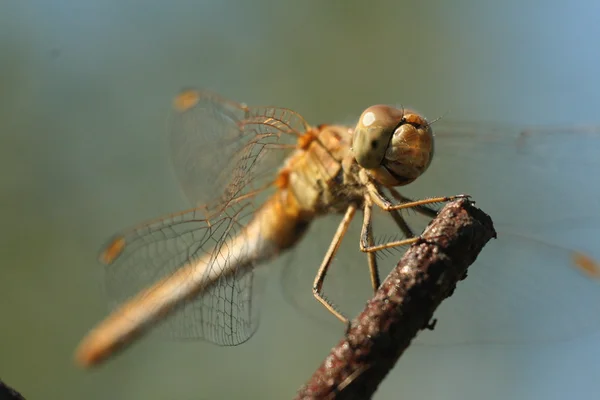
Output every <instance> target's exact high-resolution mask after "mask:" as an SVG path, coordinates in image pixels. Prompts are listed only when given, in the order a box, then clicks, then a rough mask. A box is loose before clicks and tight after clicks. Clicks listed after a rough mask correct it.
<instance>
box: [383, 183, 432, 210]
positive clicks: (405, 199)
mask: <svg viewBox="0 0 600 400" xmlns="http://www.w3.org/2000/svg"><path fill="white" fill-rule="evenodd" d="M387 189H388V190H389V191H390V193H391V194H392V196H393V197H394V198H395V199H396V200H398V201H400V202H402V203H414V202H415V201H414V200H413V199H411V198H410V197H406V196H403V195H402V194H400V192H398V191H397V190H396V189H394V188H393V187H389V188H387ZM414 209H415V211H416V212H418V213H419V214H422V215H424V216H426V217H429V218H435V217H437V214H438V212H437V211H436V210H434V209H433V208H431V207H427V206H424V205H421V206H415V207H414Z"/></svg>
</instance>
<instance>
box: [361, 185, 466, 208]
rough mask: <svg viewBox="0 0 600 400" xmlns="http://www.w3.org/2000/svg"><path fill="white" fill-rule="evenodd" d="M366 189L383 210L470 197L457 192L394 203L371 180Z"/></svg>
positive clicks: (414, 206)
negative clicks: (449, 194) (450, 194)
mask: <svg viewBox="0 0 600 400" xmlns="http://www.w3.org/2000/svg"><path fill="white" fill-rule="evenodd" d="M367 189H368V190H369V194H370V195H371V199H373V202H374V203H375V204H376V205H377V206H378V207H380V208H381V209H383V210H384V211H392V210H402V209H404V208H416V207H420V206H424V205H427V204H433V203H446V202H448V201H452V200H456V199H468V198H469V197H470V196H469V195H467V194H459V195H456V196H444V197H431V198H428V199H423V200H416V201H411V202H408V203H399V204H394V203H392V202H391V201H390V200H388V199H387V198H386V197H385V196H384V195H383V194H381V193H380V192H379V189H378V188H377V186H375V185H374V184H373V183H372V182H369V183H368V184H367Z"/></svg>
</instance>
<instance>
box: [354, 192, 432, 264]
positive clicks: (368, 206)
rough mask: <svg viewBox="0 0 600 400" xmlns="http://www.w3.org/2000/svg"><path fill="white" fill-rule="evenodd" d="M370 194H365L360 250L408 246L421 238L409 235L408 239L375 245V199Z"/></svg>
mask: <svg viewBox="0 0 600 400" xmlns="http://www.w3.org/2000/svg"><path fill="white" fill-rule="evenodd" d="M371 197H372V196H370V195H369V194H367V195H366V196H365V207H364V217H363V225H362V228H361V232H360V251H362V252H365V253H368V254H373V256H374V255H375V254H374V253H375V252H376V251H380V250H383V249H389V248H391V247H398V246H407V245H409V244H413V243H415V242H418V241H419V240H421V239H420V238H419V237H414V236H413V237H409V238H408V239H403V240H396V241H393V242H389V243H385V244H379V245H374V244H373V227H372V217H371V212H372V210H373V200H372V198H371Z"/></svg>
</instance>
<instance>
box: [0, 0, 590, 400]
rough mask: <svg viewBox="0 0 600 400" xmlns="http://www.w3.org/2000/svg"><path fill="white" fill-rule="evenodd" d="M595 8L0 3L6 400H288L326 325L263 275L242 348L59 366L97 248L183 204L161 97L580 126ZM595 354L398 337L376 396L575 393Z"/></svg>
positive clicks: (163, 351)
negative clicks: (204, 96)
mask: <svg viewBox="0 0 600 400" xmlns="http://www.w3.org/2000/svg"><path fill="white" fill-rule="evenodd" d="M598 17H600V4H599V3H598V2H595V1H575V2H571V3H569V4H567V3H565V2H559V1H527V2H522V1H514V0H511V1H505V2H498V1H488V0H486V1H474V0H473V1H454V2H444V1H388V2H386V1H371V2H364V1H361V2H358V1H318V0H311V1H304V2H293V3H292V2H270V1H263V0H255V1H252V2H247V1H173V2H163V1H157V0H149V1H144V2H142V1H138V2H133V1H132V2H121V1H115V0H106V1H90V0H79V1H72V0H71V1H68V0H54V1H41V0H37V1H34V0H31V1H23V2H17V1H3V2H1V3H0V190H1V195H0V215H1V220H2V222H3V223H2V228H1V229H0V243H1V245H0V315H2V323H1V329H0V377H1V378H2V379H3V380H4V381H6V382H7V383H8V384H9V385H11V386H13V387H14V388H16V389H18V390H19V391H21V392H22V394H23V395H24V396H25V397H26V398H28V399H107V398H113V399H138V398H140V399H242V398H245V399H247V398H261V399H282V398H291V397H292V396H293V395H294V394H295V391H296V390H297V389H298V387H299V386H300V385H301V384H302V383H304V382H305V381H306V380H307V379H308V377H309V376H310V375H311V374H312V372H313V371H314V369H315V368H316V367H317V366H318V365H319V363H320V362H321V360H322V359H323V358H324V357H325V355H326V354H327V352H328V351H329V349H330V348H331V347H332V346H333V345H334V344H336V343H337V341H338V340H339V338H340V336H341V329H338V330H337V331H336V330H335V329H333V330H332V329H326V328H324V327H322V326H320V324H318V323H315V322H314V321H312V320H311V319H310V318H305V317H304V316H301V315H299V313H298V312H297V311H296V310H295V308H294V307H292V306H291V305H290V304H289V303H288V302H286V301H282V290H281V287H280V285H279V279H277V278H273V279H270V280H269V283H268V285H267V287H266V289H265V295H264V302H265V303H267V304H265V305H264V307H263V314H262V322H261V327H260V329H259V330H258V332H257V334H256V335H255V336H254V337H253V338H252V339H251V340H250V341H249V342H247V343H245V344H244V345H242V346H238V347H233V348H219V347H216V346H212V345H209V344H206V343H202V342H198V343H196V342H185V343H173V342H168V341H164V340H161V339H157V338H154V337H150V338H147V339H144V340H142V341H141V343H138V344H137V345H136V346H134V347H132V348H130V349H129V350H128V351H127V352H125V353H124V354H122V355H121V356H120V357H118V358H115V359H114V360H111V362H109V363H107V364H106V365H103V366H101V367H100V368H98V369H95V370H92V371H84V370H81V369H79V368H77V367H76V366H75V365H74V363H73V361H72V357H73V356H72V355H73V351H74V349H75V347H76V345H77V343H78V341H79V340H80V339H81V338H82V337H83V335H84V334H85V333H86V332H87V330H88V329H90V328H91V327H92V326H93V324H95V323H96V322H98V321H99V320H100V319H101V318H103V317H104V316H105V314H106V312H107V301H106V296H105V294H104V288H103V279H104V278H103V271H102V267H101V266H100V265H99V264H98V262H97V255H98V252H99V249H100V248H101V246H102V244H104V243H105V242H106V240H107V239H108V238H109V237H110V235H112V234H113V233H114V232H116V231H117V230H119V229H122V228H124V227H127V226H129V225H132V224H134V223H137V222H141V221H143V220H145V219H148V218H151V217H155V216H159V215H162V214H165V213H168V212H172V211H176V210H178V209H183V208H185V207H187V204H186V202H185V199H183V198H182V196H181V194H180V191H179V189H178V186H177V182H176V181H175V179H174V177H173V175H172V173H171V171H170V169H169V168H170V165H169V162H170V161H169V158H168V148H167V146H166V140H165V118H166V116H167V113H168V109H169V107H170V104H171V103H170V102H171V99H172V97H173V95H174V94H175V93H176V92H177V91H178V90H179V89H180V88H182V87H184V86H189V85H194V86H198V87H204V88H209V89H212V90H215V91H217V92H219V93H222V94H223V95H224V96H226V97H228V98H232V99H236V100H239V101H244V102H246V103H248V104H259V105H262V104H269V105H270V104H272V105H279V106H282V107H288V108H291V109H293V110H297V111H298V112H300V113H301V114H302V115H303V116H304V117H305V118H306V119H307V120H308V121H309V122H310V123H314V124H318V123H322V122H349V121H353V120H354V119H355V118H356V117H357V116H358V115H359V114H360V112H361V111H362V110H363V109H364V108H365V107H367V106H368V105H371V104H374V103H392V104H399V103H401V104H403V105H406V106H411V107H414V108H416V109H417V110H420V111H421V112H422V113H424V114H425V115H427V116H429V117H430V118H435V117H437V116H444V117H448V118H450V117H451V118H452V119H458V120H477V121H498V122H502V123H504V122H506V123H511V124H516V125H523V126H526V125H536V124H544V125H552V124H567V125H569V124H580V123H589V124H600V117H599V115H598V109H599V106H600V94H599V91H598V88H599V87H600V85H599V83H600V75H599V74H598V71H600V52H599V51H598V41H599V39H600V28H599V25H598V24H597V20H598ZM596 149H597V150H599V151H600V146H599V147H597V148H596ZM588 151H590V149H588ZM592 151H594V150H593V149H592ZM497 172H498V173H499V174H502V171H501V170H499V171H497ZM567 175H568V174H567ZM515 178H517V176H515ZM490 179H493V177H490ZM597 179H598V178H597V177H596V176H594V177H591V176H590V177H589V179H581V181H582V182H586V183H587V184H589V185H591V186H592V187H596V189H595V191H589V192H584V191H583V190H582V191H581V192H579V193H576V195H575V196H574V199H573V203H574V204H565V206H573V207H575V208H579V209H584V208H585V207H586V206H588V205H594V204H596V205H597V200H596V202H595V203H593V202H591V203H590V202H588V203H585V202H584V203H581V204H584V205H583V206H582V205H581V204H580V203H578V201H579V200H580V199H579V198H577V196H580V195H583V194H585V196H596V197H594V198H595V199H597V198H598V197H597V195H598V190H597V186H598V185H597V183H595V182H597ZM594 185H595V186H594ZM592 189H593V188H592ZM497 190H499V191H501V190H502V188H501V187H500V188H497ZM439 194H455V193H437V192H436V193H432V195H439ZM517 199H518V194H517ZM484 210H486V208H485V207H484ZM488 211H489V210H488ZM588 211H589V212H591V213H597V208H596V209H589V210H588ZM492 217H494V215H492ZM593 232H594V233H597V232H598V229H597V226H596V229H595V230H594V231H593ZM595 237H596V238H597V236H595ZM310 257H311V259H310V260H312V259H314V262H312V263H311V262H308V261H309V259H308V258H305V257H303V258H302V261H303V262H302V264H304V265H303V267H304V268H313V269H314V270H313V271H315V272H316V269H317V267H318V264H319V262H320V259H321V257H322V253H320V252H317V251H314V252H312V253H310ZM292 262H293V259H292ZM272 267H273V268H272V270H273V271H280V270H281V268H277V267H276V266H275V265H273V266H272ZM365 268H366V267H365ZM276 273H279V272H276ZM310 273H314V272H310ZM366 277H367V275H366V272H365V274H364V276H361V277H350V278H349V279H366ZM304 295H305V296H306V298H308V299H309V300H308V301H314V300H312V299H311V293H310V288H309V287H306V288H305V294H304ZM556 312H558V313H571V312H573V310H571V309H561V304H556ZM599 357H600V336H598V335H595V336H594V335H583V336H582V337H580V338H577V340H571V341H567V342H564V343H559V344H554V345H552V346H525V347H510V346H445V347H435V346H434V347H427V346H414V347H412V348H410V349H409V350H408V351H407V353H406V354H405V355H404V356H403V357H402V358H401V359H400V361H399V363H398V365H397V366H396V368H395V369H394V370H393V371H392V372H391V374H390V375H389V376H388V378H387V379H386V380H385V381H384V383H383V384H382V386H381V387H380V389H379V391H378V392H377V394H376V398H378V399H392V398H403V399H433V398H440V399H442V398H443V399H472V398H473V399H474V398H486V399H505V398H513V399H540V398H544V399H564V398H571V399H575V398H576V399H583V398H591V397H594V394H596V393H598V391H599V390H600V384H599V382H600V379H598V378H600V367H599V366H598V365H599V364H598V360H599Z"/></svg>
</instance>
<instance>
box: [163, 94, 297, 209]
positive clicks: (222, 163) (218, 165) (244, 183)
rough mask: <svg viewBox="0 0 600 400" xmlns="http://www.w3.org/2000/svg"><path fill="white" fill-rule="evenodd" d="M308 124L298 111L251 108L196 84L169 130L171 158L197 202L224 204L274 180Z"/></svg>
mask: <svg viewBox="0 0 600 400" xmlns="http://www.w3.org/2000/svg"><path fill="white" fill-rule="evenodd" d="M307 128H308V125H307V123H306V122H305V121H304V119H303V118H302V117H301V116H300V115H299V114H297V113H295V112H293V111H291V110H288V109H285V108H277V107H248V106H246V105H244V104H239V103H235V102H233V101H230V100H226V99H223V98H221V97H219V96H218V95H216V94H214V93H211V92H207V91H198V90H194V89H189V90H185V91H183V92H182V93H180V95H179V96H177V98H176V99H175V102H174V107H173V113H172V114H171V116H170V117H169V121H168V129H169V140H170V145H171V159H172V164H173V168H174V171H175V174H176V176H177V178H178V180H179V183H180V185H181V188H182V190H183V192H184V193H185V195H186V196H187V198H188V200H189V201H190V202H191V203H192V204H210V205H211V207H215V206H217V205H218V206H219V207H222V206H224V205H226V204H228V201H229V200H231V199H232V198H234V197H236V196H239V195H240V194H242V193H248V192H251V191H253V190H257V189H260V188H262V187H263V186H264V185H265V184H269V183H271V181H272V179H273V176H274V173H275V172H276V171H277V169H278V168H280V167H281V164H282V161H283V160H284V159H285V157H286V156H287V155H288V154H289V152H290V151H291V150H292V149H293V148H294V147H295V141H296V139H297V138H298V137H299V136H300V135H301V134H302V133H303V132H304V131H305V130H306V129H307Z"/></svg>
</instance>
